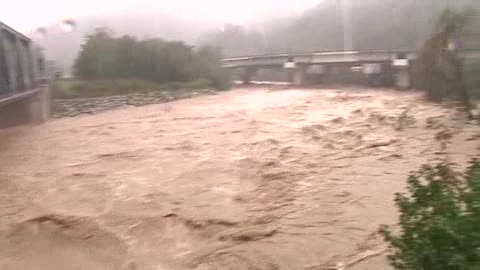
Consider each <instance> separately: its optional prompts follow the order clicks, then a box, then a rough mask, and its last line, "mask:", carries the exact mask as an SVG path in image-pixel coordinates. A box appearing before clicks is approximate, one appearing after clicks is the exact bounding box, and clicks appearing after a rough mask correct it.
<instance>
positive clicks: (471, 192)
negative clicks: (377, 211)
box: [380, 160, 480, 270]
mask: <svg viewBox="0 0 480 270" xmlns="http://www.w3.org/2000/svg"><path fill="white" fill-rule="evenodd" d="M395 202H396V205H397V207H398V208H399V210H400V221H399V225H400V231H399V232H398V233H397V234H395V233H393V232H392V231H391V230H390V229H389V228H388V227H386V226H383V227H382V228H381V230H380V231H381V233H382V235H383V236H384V238H385V240H386V241H387V242H388V243H389V244H390V246H391V247H392V249H393V254H391V255H390V256H389V259H390V262H391V264H392V266H393V267H394V268H395V269H403V270H407V269H408V270H417V269H429V270H430V269H432V270H433V269H435V270H442V269H449V270H453V269H455V270H457V269H459V270H461V269H465V270H467V269H480V162H479V161H478V160H473V161H472V162H471V165H470V166H469V167H468V168H467V170H466V172H465V174H463V175H461V174H457V173H455V172H454V171H453V170H452V168H451V165H449V164H445V163H443V164H439V165H436V166H424V167H423V168H422V169H421V170H420V171H418V172H416V173H414V174H412V175H411V176H410V177H409V178H408V193H407V194H397V195H396V199H395Z"/></svg>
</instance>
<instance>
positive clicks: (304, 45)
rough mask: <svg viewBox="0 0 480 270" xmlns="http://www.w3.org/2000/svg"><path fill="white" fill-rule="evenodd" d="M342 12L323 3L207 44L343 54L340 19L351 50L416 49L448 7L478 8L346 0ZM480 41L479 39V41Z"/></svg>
mask: <svg viewBox="0 0 480 270" xmlns="http://www.w3.org/2000/svg"><path fill="white" fill-rule="evenodd" d="M345 1H350V2H346V3H344V5H343V6H344V7H345V6H346V7H348V6H350V12H348V13H345V12H343V11H342V5H341V4H340V1H337V0H325V1H323V2H321V3H320V4H318V5H317V6H316V7H314V8H312V9H310V10H308V11H306V12H305V13H304V14H303V15H302V16H300V17H299V18H291V19H288V22H286V21H282V23H278V22H277V21H272V22H271V23H267V24H266V25H264V26H261V27H256V29H253V30H252V29H251V28H250V29H247V28H244V27H241V26H232V25H230V26H229V27H227V28H225V29H224V30H222V31H217V32H215V33H210V34H208V35H207V36H206V37H205V39H204V42H206V43H211V44H216V45H217V46H220V47H222V48H223V53H224V54H225V55H228V56H234V55H242V54H252V53H271V52H288V51H312V50H342V49H344V44H343V25H344V21H343V19H342V15H343V16H344V15H345V14H350V15H351V16H350V18H349V19H348V20H345V23H347V24H350V23H351V27H352V41H353V49H356V50H375V49H406V50H416V49H419V48H420V47H421V45H422V44H423V42H424V41H425V40H426V39H427V38H428V37H429V35H430V34H431V33H432V31H433V27H434V24H435V21H436V19H437V17H438V15H439V14H440V13H441V11H442V10H444V9H445V8H453V9H462V8H466V7H471V8H476V9H478V8H480V1H476V0H457V1H439V0H422V1H417V0H404V1H397V0H362V1H355V0H345ZM477 40H480V39H477Z"/></svg>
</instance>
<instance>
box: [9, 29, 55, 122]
mask: <svg viewBox="0 0 480 270" xmlns="http://www.w3.org/2000/svg"><path fill="white" fill-rule="evenodd" d="M45 75H46V70H45V60H44V58H43V56H42V53H41V51H40V49H39V48H36V47H35V46H34V44H33V43H32V41H31V40H30V39H29V38H28V37H26V36H24V35H22V34H21V33H19V32H17V31H15V30H14V29H12V28H11V27H9V26H7V25H6V24H4V23H2V22H0V127H6V126H12V125H16V124H20V123H26V122H40V121H43V120H46V119H47V117H48V112H49V102H48V101H49V97H48V87H47V84H46V80H45Z"/></svg>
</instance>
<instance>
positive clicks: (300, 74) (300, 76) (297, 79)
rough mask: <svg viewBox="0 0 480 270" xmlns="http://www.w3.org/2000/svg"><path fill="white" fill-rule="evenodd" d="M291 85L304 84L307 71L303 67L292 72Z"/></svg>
mask: <svg viewBox="0 0 480 270" xmlns="http://www.w3.org/2000/svg"><path fill="white" fill-rule="evenodd" d="M292 77H293V78H292V81H291V82H292V83H293V85H304V84H305V83H306V78H307V70H306V68H305V67H303V66H299V67H297V68H295V70H293V76H292Z"/></svg>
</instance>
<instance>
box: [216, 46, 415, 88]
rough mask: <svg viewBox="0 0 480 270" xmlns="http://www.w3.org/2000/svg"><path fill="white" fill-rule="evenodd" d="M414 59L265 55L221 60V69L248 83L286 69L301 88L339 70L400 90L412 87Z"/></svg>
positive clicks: (403, 55)
mask: <svg viewBox="0 0 480 270" xmlns="http://www.w3.org/2000/svg"><path fill="white" fill-rule="evenodd" d="M416 58H417V55H416V53H415V52H405V51H388V50H375V51H330V52H309V53H288V54H266V55H256V56H242V57H231V58H225V59H223V60H222V65H223V67H224V68H228V69H236V70H240V72H241V76H242V80H243V82H244V83H248V82H249V81H250V80H251V79H252V77H253V76H254V75H255V74H256V72H257V71H258V70H259V69H287V70H288V72H289V73H290V75H289V79H290V81H291V82H292V83H294V84H297V85H300V84H304V83H305V82H306V78H307V77H308V76H309V75H310V76H311V75H316V76H328V74H331V73H332V72H335V70H338V68H341V67H343V70H353V71H357V72H360V73H362V74H363V75H364V76H365V78H366V79H367V80H375V79H378V78H383V81H390V82H391V83H393V84H394V85H396V86H398V87H401V88H408V87H410V85H411V79H410V77H411V76H410V75H411V74H410V70H411V69H410V67H411V64H412V62H413V61H415V59H416Z"/></svg>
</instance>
